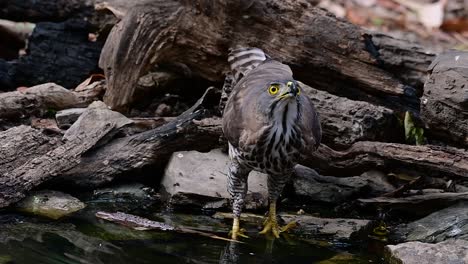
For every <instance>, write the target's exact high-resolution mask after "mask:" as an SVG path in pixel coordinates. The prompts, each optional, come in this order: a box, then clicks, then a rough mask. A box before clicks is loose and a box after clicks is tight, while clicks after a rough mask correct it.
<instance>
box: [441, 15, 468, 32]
mask: <svg viewBox="0 0 468 264" xmlns="http://www.w3.org/2000/svg"><path fill="white" fill-rule="evenodd" d="M440 28H441V29H442V30H444V31H455V32H468V18H454V19H450V20H445V21H444V23H443V24H442V26H441V27H440Z"/></svg>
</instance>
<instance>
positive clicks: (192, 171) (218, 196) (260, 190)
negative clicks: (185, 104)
mask: <svg viewBox="0 0 468 264" xmlns="http://www.w3.org/2000/svg"><path fill="white" fill-rule="evenodd" d="M228 162H229V158H228V156H227V155H226V154H224V153H222V152H221V150H220V149H214V150H211V151H210V152H208V153H201V152H197V151H182V152H176V153H174V154H173V155H172V157H171V159H170V161H169V164H168V166H167V168H166V171H165V173H164V178H163V180H162V183H161V184H162V187H163V193H165V198H166V199H167V200H168V201H169V203H170V204H172V205H175V206H197V207H202V208H211V209H219V208H227V207H228V205H229V200H230V198H231V196H230V195H229V193H228V191H227V170H228ZM266 178H267V176H266V175H265V174H262V173H259V172H256V171H252V172H251V173H250V175H249V180H248V186H249V190H248V192H247V197H246V208H247V209H257V208H263V207H266V205H267V199H268V190H267V184H266Z"/></svg>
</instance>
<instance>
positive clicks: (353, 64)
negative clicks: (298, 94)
mask: <svg viewBox="0 0 468 264" xmlns="http://www.w3.org/2000/svg"><path fill="white" fill-rule="evenodd" d="M215 10H216V12H215ZM304 10H306V12H304ZM142 17H145V19H141V18H142ZM233 25H235V26H233ZM388 39H390V38H384V37H381V38H380V43H379V46H380V47H382V51H385V52H384V53H383V55H382V56H381V54H380V53H379V47H378V46H377V45H376V44H374V43H373V40H372V35H371V34H370V33H368V32H366V31H364V30H362V29H360V28H358V27H356V26H354V25H352V24H350V23H348V22H345V21H343V20H339V19H337V18H335V17H333V16H332V15H330V14H329V13H327V12H326V11H324V10H321V9H316V8H313V7H312V6H311V4H310V3H308V2H307V1H305V0H301V1H291V0H289V1H269V2H264V1H240V2H232V1H226V0H217V1H198V2H196V3H195V2H191V1H162V0H158V1H148V2H145V3H143V4H141V5H137V6H135V7H134V8H132V9H131V10H129V11H128V12H127V13H126V16H125V17H124V18H123V19H122V20H121V21H120V22H119V23H118V24H117V25H116V26H114V28H113V30H112V32H111V34H110V35H109V37H108V39H107V41H106V44H105V45H104V48H103V51H102V54H101V58H100V63H99V64H100V66H101V68H102V69H104V71H105V72H106V77H107V81H108V85H109V89H108V90H107V92H106V95H105V102H106V104H108V105H109V106H111V107H112V109H116V110H128V109H129V108H131V107H132V106H133V104H134V103H136V101H135V96H136V95H135V87H136V84H137V82H138V80H139V78H140V77H141V76H143V75H145V74H146V73H147V72H148V71H149V69H151V68H152V66H154V65H155V64H158V65H182V66H183V68H184V69H187V70H189V71H190V72H191V73H192V74H193V76H199V77H202V78H205V79H207V80H210V81H222V80H223V78H224V73H225V72H226V71H227V63H226V58H227V54H228V48H229V47H233V46H236V45H249V46H256V47H259V48H262V49H263V50H265V51H266V52H267V53H268V54H269V55H270V56H272V57H273V58H276V59H279V60H281V61H283V62H284V63H287V64H289V65H291V66H292V68H293V72H294V73H295V76H296V78H297V79H298V80H301V81H303V82H305V83H307V84H309V85H312V86H314V87H316V88H318V89H321V90H328V91H331V92H332V93H335V94H340V95H345V96H347V97H350V98H355V99H358V98H359V99H360V100H368V101H371V102H377V103H379V104H381V105H386V106H388V107H390V108H393V109H398V110H406V109H411V110H414V111H415V112H417V111H418V109H419V101H418V98H417V94H418V93H419V94H420V93H421V92H420V88H421V87H409V86H408V85H406V84H409V83H414V84H416V85H420V84H421V83H422V82H423V78H424V74H425V71H422V69H425V68H426V67H427V66H428V65H429V62H430V61H431V60H432V58H433V55H432V54H430V53H425V52H423V49H422V48H420V47H417V46H413V45H410V44H408V43H406V42H404V41H401V42H398V41H388ZM285 43H287V45H285ZM400 43H404V44H405V45H402V46H399V47H395V48H393V49H392V48H391V47H392V45H393V44H397V45H400ZM129 47H131V48H129ZM413 50H416V51H418V56H417V57H416V58H414V59H412V58H410V60H411V63H410V64H409V66H408V67H406V66H405V64H404V63H403V62H401V61H400V62H398V61H397V60H396V59H392V60H391V61H389V62H388V67H387V68H385V66H387V64H386V63H387V61H386V60H387V59H388V58H392V56H397V57H399V58H401V59H402V60H403V59H408V58H409V56H406V55H405V56H404V57H402V56H400V55H401V54H403V53H405V54H410V53H411V52H413ZM187 51H190V52H187ZM397 66H398V67H397ZM400 66H403V68H404V69H401V67H400ZM401 71H406V72H407V73H408V74H406V75H398V73H400V72H401ZM415 76H417V77H415ZM415 79H418V80H419V79H420V81H415ZM343 83H346V85H343Z"/></svg>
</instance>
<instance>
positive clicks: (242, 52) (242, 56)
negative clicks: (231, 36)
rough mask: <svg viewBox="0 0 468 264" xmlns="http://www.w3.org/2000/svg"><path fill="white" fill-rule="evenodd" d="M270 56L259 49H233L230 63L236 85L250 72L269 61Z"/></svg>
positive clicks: (229, 59)
mask: <svg viewBox="0 0 468 264" xmlns="http://www.w3.org/2000/svg"><path fill="white" fill-rule="evenodd" d="M268 58H269V56H268V55H266V54H265V52H263V50H261V49H259V48H250V47H249V48H236V49H232V50H230V52H229V55H228V62H229V64H230V66H231V72H232V75H233V76H234V83H237V82H238V81H239V80H240V79H241V78H242V77H243V76H245V75H246V74H247V73H248V72H249V71H250V70H252V69H254V68H255V67H257V66H258V65H259V64H260V63H262V62H263V61H265V60H266V59H268Z"/></svg>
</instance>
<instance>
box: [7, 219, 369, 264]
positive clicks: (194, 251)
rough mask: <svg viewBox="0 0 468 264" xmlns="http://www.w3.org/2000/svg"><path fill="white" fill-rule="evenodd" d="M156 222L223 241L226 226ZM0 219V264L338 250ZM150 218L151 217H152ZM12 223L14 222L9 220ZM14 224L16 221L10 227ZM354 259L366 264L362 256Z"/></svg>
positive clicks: (292, 242)
mask: <svg viewBox="0 0 468 264" xmlns="http://www.w3.org/2000/svg"><path fill="white" fill-rule="evenodd" d="M158 217H159V218H158V219H159V220H163V221H165V222H168V223H172V224H175V225H185V226H190V227H192V228H196V229H199V230H203V231H206V232H211V233H215V234H217V235H220V236H226V235H227V231H228V230H229V228H230V222H224V221H221V220H216V219H213V218H211V217H209V216H201V215H189V214H185V215H183V214H166V215H161V214H160V213H158ZM2 218H3V220H4V219H5V217H4V216H2V215H1V214H0V263H1V264H5V263H8V264H13V263H21V264H28V263H31V264H32V263H34V264H36V263H52V264H55V263H61V264H75V263H93V264H105V263H112V264H118V263H290V262H294V263H316V262H319V261H323V260H327V259H331V258H333V257H334V256H336V255H337V254H341V252H342V251H343V249H340V248H333V246H330V245H337V244H331V243H326V244H325V245H324V244H320V243H315V242H311V241H312V239H309V240H308V239H305V238H298V237H291V238H290V239H289V240H288V239H286V238H285V237H281V238H280V239H266V238H265V237H264V236H260V235H257V233H258V230H257V227H256V226H250V227H249V226H245V227H247V228H248V230H247V231H248V233H249V235H250V236H251V238H249V239H245V240H243V242H245V243H232V242H228V243H226V242H225V241H221V240H215V239H210V238H205V237H200V236H196V235H188V234H178V233H174V232H162V231H161V232H158V231H148V232H144V231H135V230H132V229H129V228H126V227H123V226H119V225H115V224H112V223H109V222H105V221H100V220H98V219H96V218H95V217H94V215H93V213H92V212H87V213H83V214H82V215H81V216H75V217H74V218H69V219H66V220H64V221H62V222H52V223H51V222H49V221H48V220H40V219H37V218H33V217H31V218H24V217H23V218H21V216H17V215H16V216H13V217H10V218H9V219H10V220H8V221H2ZM151 218H154V215H153V216H151ZM12 219H13V220H12ZM15 219H16V220H18V219H20V220H18V221H15ZM356 259H359V260H361V261H362V262H353V263H366V262H367V261H368V258H367V257H365V256H362V257H359V256H358V257H357V258H356Z"/></svg>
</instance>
